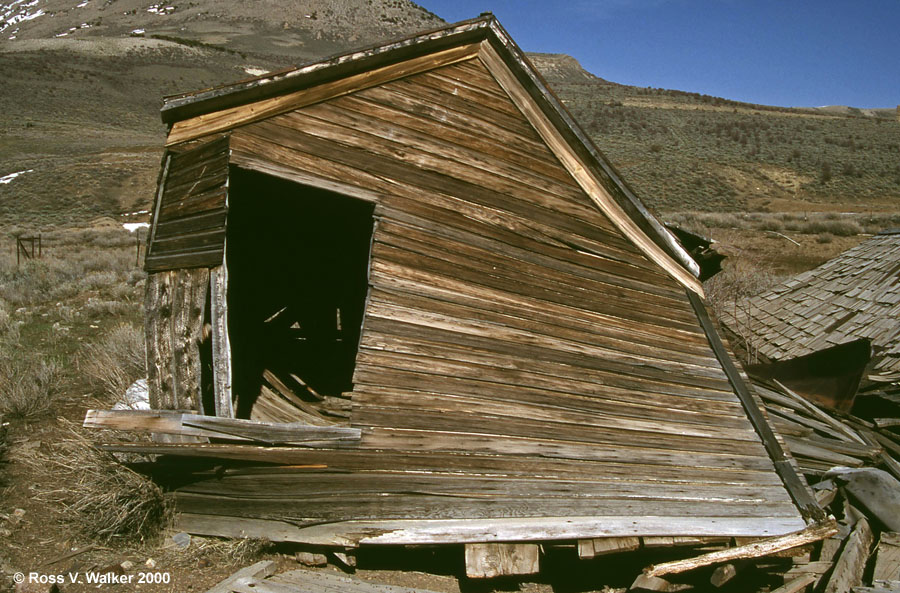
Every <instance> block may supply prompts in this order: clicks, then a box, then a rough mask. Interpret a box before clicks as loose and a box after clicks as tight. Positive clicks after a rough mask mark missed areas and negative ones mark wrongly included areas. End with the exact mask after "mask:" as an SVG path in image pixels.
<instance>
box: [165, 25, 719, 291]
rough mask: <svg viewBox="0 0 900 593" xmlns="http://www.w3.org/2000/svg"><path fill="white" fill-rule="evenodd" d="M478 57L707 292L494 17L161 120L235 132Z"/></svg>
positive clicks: (682, 278)
mask: <svg viewBox="0 0 900 593" xmlns="http://www.w3.org/2000/svg"><path fill="white" fill-rule="evenodd" d="M476 53H477V54H479V55H481V56H482V57H483V58H485V61H486V63H491V61H492V60H493V64H494V65H493V66H492V74H494V75H495V76H500V77H501V78H502V77H503V75H504V74H507V75H508V77H509V80H508V81H507V84H508V85H512V86H515V87H516V88H515V89H513V88H507V91H510V92H513V93H515V91H519V92H521V91H522V90H524V93H525V95H524V96H521V97H520V102H519V103H518V106H519V107H520V109H523V110H524V111H525V112H526V116H528V118H529V120H531V121H532V124H534V125H535V127H537V128H538V130H539V132H541V134H542V135H543V136H545V140H547V142H548V144H549V145H550V146H551V148H552V149H553V150H554V152H555V154H556V156H557V158H559V159H560V161H562V162H563V164H564V165H565V166H566V168H567V169H568V170H569V172H570V173H571V174H572V175H573V177H575V179H576V180H577V181H578V183H579V184H580V185H581V186H582V187H583V189H584V190H585V191H586V193H587V194H588V195H589V196H590V197H591V199H592V200H593V201H594V202H595V204H597V206H598V207H600V209H601V210H602V211H603V212H604V213H605V214H606V215H607V216H608V217H610V218H611V219H612V221H613V222H614V223H615V224H616V225H617V226H619V228H620V229H621V230H622V231H623V232H624V233H625V234H626V235H628V236H629V237H630V238H631V240H632V241H634V242H635V243H636V244H637V246H638V247H639V248H640V249H641V250H642V251H643V252H644V253H645V254H646V255H647V256H648V257H650V259H651V260H654V261H656V262H657V263H658V264H659V265H661V266H662V267H663V268H664V269H666V271H667V272H669V274H671V275H672V276H673V277H675V278H676V279H677V280H678V281H679V282H681V283H682V284H683V285H684V286H686V287H687V288H689V289H690V290H693V291H694V292H696V293H698V294H703V289H702V286H701V284H700V282H699V280H697V278H698V277H699V276H700V268H699V266H698V264H697V262H696V261H694V259H693V258H692V257H691V256H690V255H689V254H688V253H687V251H685V249H684V248H683V247H682V245H681V244H680V243H679V242H678V240H677V239H676V238H675V237H674V236H673V235H672V233H670V232H669V231H668V230H667V229H666V228H665V227H664V226H663V225H662V224H661V223H660V222H659V220H657V219H656V217H655V216H654V215H653V214H651V213H650V212H649V211H648V210H647V208H646V207H645V206H644V205H643V204H642V203H641V201H640V200H639V199H638V198H637V196H636V195H635V193H634V192H633V191H632V190H631V188H630V187H629V186H628V184H627V183H625V181H624V180H623V179H622V178H621V176H620V175H619V174H618V172H617V171H616V170H615V168H614V167H613V166H612V165H611V164H610V163H609V161H608V160H607V159H606V157H605V156H604V155H603V154H602V153H601V152H600V151H599V150H598V149H597V148H596V146H594V144H593V143H592V142H591V140H590V138H589V137H588V136H587V134H585V132H584V131H583V130H582V129H581V128H580V126H579V125H578V124H577V123H576V121H575V120H574V118H573V117H572V116H571V114H570V113H569V112H568V111H567V110H566V109H565V107H564V106H563V105H562V103H561V101H560V100H559V99H558V98H557V97H556V96H555V95H554V94H553V93H552V91H550V90H549V88H548V87H547V85H546V83H545V82H544V80H543V79H542V78H541V76H540V75H539V74H538V73H537V71H536V70H535V69H534V67H533V66H532V65H531V64H530V62H529V61H528V59H527V58H526V57H525V54H524V53H523V52H522V50H521V49H520V48H519V47H518V46H517V45H516V44H515V43H514V42H513V41H512V39H511V38H510V37H509V35H508V34H507V33H506V31H505V30H504V29H503V27H502V26H501V25H500V23H499V22H498V21H497V19H496V18H494V17H493V15H490V14H485V15H482V16H481V17H479V18H476V19H472V20H469V21H463V22H460V23H457V24H454V25H450V26H448V27H445V28H442V29H436V30H433V31H429V32H425V33H422V34H419V35H415V36H411V37H407V38H404V39H401V40H398V41H395V42H392V43H387V44H384V45H378V46H374V47H370V48H367V49H363V50H359V51H354V52H350V53H346V54H341V55H338V56H334V57H331V58H328V59H326V60H322V61H318V62H315V63H310V64H307V65H303V66H299V67H297V68H292V69H287V70H282V71H279V72H274V73H269V74H266V75H264V76H260V77H257V78H253V79H248V80H246V81H243V82H239V83H236V84H232V85H227V86H223V87H219V88H215V89H209V90H205V91H200V92H197V93H188V94H182V95H176V96H172V97H167V98H166V100H165V105H164V107H163V108H162V110H161V116H162V119H163V121H164V122H165V123H167V124H169V125H170V133H169V138H168V145H170V146H171V145H174V144H178V143H181V142H185V141H188V140H193V139H196V138H199V137H202V136H206V135H209V134H213V133H217V132H223V131H227V130H229V129H233V128H235V127H238V126H241V125H245V124H248V123H252V122H255V121H259V120H261V119H265V118H267V117H271V116H273V115H277V114H280V113H284V112H287V111H290V110H292V109H295V108H297V107H298V106H302V105H308V104H312V103H315V102H318V101H322V100H326V99H329V98H333V97H335V96H340V95H341V94H346V93H348V92H353V91H356V90H359V89H362V88H368V87H370V86H373V85H376V84H379V83H382V82H385V81H387V80H393V79H398V78H402V77H404V76H408V75H409V74H411V73H415V72H421V71H425V70H427V69H428V68H433V67H437V66H440V65H443V64H447V63H452V61H453V60H459V59H465V58H468V57H471V56H472V55H473V54H476ZM498 70H504V72H499V71H498ZM501 84H502V82H501ZM529 111H530V112H529Z"/></svg>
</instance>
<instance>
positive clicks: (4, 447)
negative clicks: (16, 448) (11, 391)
mask: <svg viewBox="0 0 900 593" xmlns="http://www.w3.org/2000/svg"><path fill="white" fill-rule="evenodd" d="M8 436H9V431H8V430H7V428H6V423H5V422H4V421H3V416H2V415H0V467H2V465H3V463H4V462H5V461H6V454H7V453H8V452H9V441H8V440H7V437H8ZM2 484H3V480H2V477H0V485H2Z"/></svg>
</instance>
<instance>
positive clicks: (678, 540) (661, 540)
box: [641, 536, 731, 548]
mask: <svg viewBox="0 0 900 593" xmlns="http://www.w3.org/2000/svg"><path fill="white" fill-rule="evenodd" d="M641 542H642V544H643V546H644V547H645V548H670V547H672V546H695V547H697V546H706V545H710V544H723V543H724V544H726V545H727V544H729V543H731V538H728V537H685V536H650V537H642V538H641Z"/></svg>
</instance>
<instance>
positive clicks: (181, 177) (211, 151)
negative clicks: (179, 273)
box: [145, 136, 228, 272]
mask: <svg viewBox="0 0 900 593" xmlns="http://www.w3.org/2000/svg"><path fill="white" fill-rule="evenodd" d="M198 144H199V145H197V146H194V145H189V146H190V147H189V148H186V149H185V148H183V149H182V150H181V151H173V152H171V153H170V154H169V156H168V160H167V162H166V165H165V171H164V174H163V177H162V179H161V180H160V187H159V194H158V197H157V200H156V204H155V205H154V213H153V228H152V230H151V235H150V238H149V245H148V249H147V257H146V258H145V266H146V268H147V271H148V272H158V271H161V270H174V269H179V268H194V267H203V266H206V267H209V266H216V265H219V264H221V263H222V256H223V253H224V248H225V215H226V210H227V194H228V138H227V136H224V137H218V138H214V139H212V140H209V141H205V142H201V143H198Z"/></svg>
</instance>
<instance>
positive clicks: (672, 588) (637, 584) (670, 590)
mask: <svg viewBox="0 0 900 593" xmlns="http://www.w3.org/2000/svg"><path fill="white" fill-rule="evenodd" d="M690 589H693V587H692V586H691V585H680V584H677V583H670V582H669V581H667V580H666V579H662V578H660V577H654V576H650V575H647V574H639V575H638V576H637V578H636V579H634V582H633V583H631V587H629V588H628V590H629V591H664V592H666V593H674V592H676V591H688V590H690Z"/></svg>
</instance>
